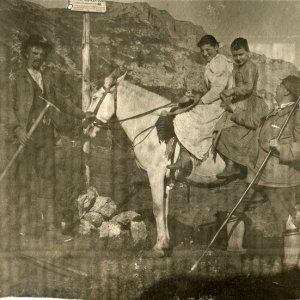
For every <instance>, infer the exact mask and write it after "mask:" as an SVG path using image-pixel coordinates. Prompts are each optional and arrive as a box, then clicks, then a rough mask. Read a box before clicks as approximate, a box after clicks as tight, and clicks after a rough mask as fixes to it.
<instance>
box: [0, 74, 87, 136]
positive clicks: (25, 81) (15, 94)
mask: <svg viewBox="0 0 300 300" xmlns="http://www.w3.org/2000/svg"><path fill="white" fill-rule="evenodd" d="M42 77H43V83H44V90H45V93H46V97H47V99H48V101H50V102H51V103H53V104H54V105H56V106H57V107H58V108H59V109H60V110H61V111H62V112H65V113H67V114H69V115H71V116H73V117H75V118H78V119H82V118H84V113H83V112H82V110H81V109H79V108H78V107H76V106H75V105H74V104H73V103H72V102H70V101H67V100H66V99H64V98H63V97H61V95H59V94H58V92H57V91H56V89H55V85H54V83H53V81H52V79H51V78H50V77H51V76H50V74H49V72H42ZM8 88H9V93H8V98H7V113H6V118H5V121H4V122H5V127H6V130H7V134H8V137H9V140H11V138H10V137H13V136H14V134H15V130H16V128H17V127H19V126H20V127H22V128H23V129H24V130H25V129H26V126H27V124H28V122H29V121H30V120H29V115H30V110H31V107H32V104H33V100H34V87H33V82H32V79H31V78H30V74H29V72H28V71H27V70H26V69H25V68H22V69H20V70H19V71H17V72H16V73H15V74H14V75H13V76H11V78H10V80H9V87H8ZM41 101H42V100H41ZM45 105H46V103H45Z"/></svg>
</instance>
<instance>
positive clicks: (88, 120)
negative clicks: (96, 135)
mask: <svg viewBox="0 0 300 300" xmlns="http://www.w3.org/2000/svg"><path fill="white" fill-rule="evenodd" d="M84 115H85V116H84V119H83V120H82V127H83V128H87V127H88V126H89V125H90V124H92V123H93V122H94V121H95V119H96V114H95V113H94V112H92V111H87V112H85V113H84Z"/></svg>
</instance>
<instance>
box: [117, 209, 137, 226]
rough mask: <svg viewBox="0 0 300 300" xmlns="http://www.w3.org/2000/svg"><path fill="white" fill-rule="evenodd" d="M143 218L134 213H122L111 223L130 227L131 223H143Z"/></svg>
mask: <svg viewBox="0 0 300 300" xmlns="http://www.w3.org/2000/svg"><path fill="white" fill-rule="evenodd" d="M141 219H142V217H141V215H140V214H138V213H136V212H134V211H125V212H122V213H120V214H118V215H116V216H114V217H113V218H112V219H111V221H113V222H117V223H119V224H121V225H122V226H128V225H130V222H131V221H141Z"/></svg>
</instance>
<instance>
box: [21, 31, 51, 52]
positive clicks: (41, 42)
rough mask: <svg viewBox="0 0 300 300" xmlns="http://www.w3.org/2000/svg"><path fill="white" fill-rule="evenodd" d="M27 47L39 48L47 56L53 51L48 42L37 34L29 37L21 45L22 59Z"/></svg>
mask: <svg viewBox="0 0 300 300" xmlns="http://www.w3.org/2000/svg"><path fill="white" fill-rule="evenodd" d="M28 47H41V48H43V49H44V50H45V52H46V55H48V54H49V53H50V52H51V51H52V49H53V46H52V45H51V44H50V43H49V41H48V40H47V39H46V38H45V37H43V36H41V35H39V34H32V35H30V36H29V37H28V39H27V40H25V41H24V42H23V43H22V47H21V53H22V55H23V56H24V57H25V53H26V51H27V49H28Z"/></svg>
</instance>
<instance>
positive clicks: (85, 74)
mask: <svg viewBox="0 0 300 300" xmlns="http://www.w3.org/2000/svg"><path fill="white" fill-rule="evenodd" d="M90 93H91V84H90V14H89V13H84V14H83V33H82V110H83V111H84V112H86V111H87V110H88V108H89V105H90ZM90 147H91V146H90V140H89V139H88V138H86V139H84V140H83V153H84V164H85V183H86V187H87V188H88V187H89V186H90V166H89V161H90Z"/></svg>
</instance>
